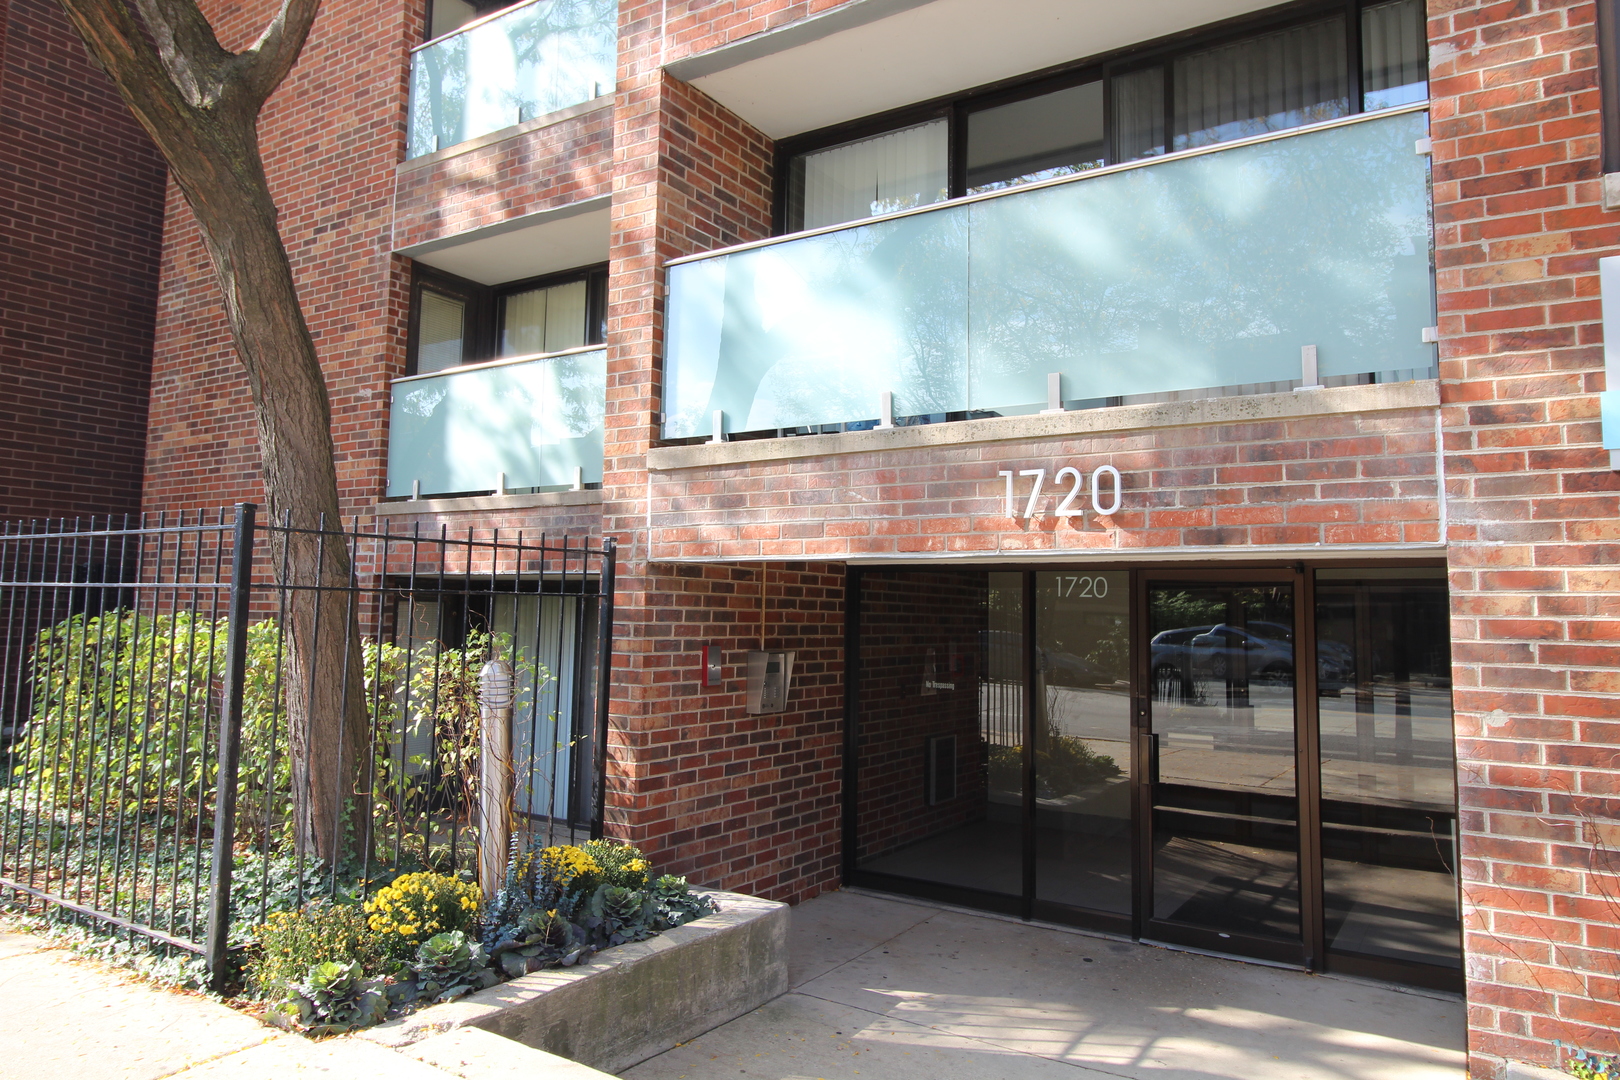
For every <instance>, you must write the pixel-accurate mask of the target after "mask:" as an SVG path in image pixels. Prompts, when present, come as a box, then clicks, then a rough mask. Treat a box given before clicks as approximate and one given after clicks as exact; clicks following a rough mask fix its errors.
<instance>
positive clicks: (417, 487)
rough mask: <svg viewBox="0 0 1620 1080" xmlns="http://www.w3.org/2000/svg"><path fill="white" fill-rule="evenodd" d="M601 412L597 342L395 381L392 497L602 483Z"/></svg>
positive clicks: (603, 387) (603, 390)
mask: <svg viewBox="0 0 1620 1080" xmlns="http://www.w3.org/2000/svg"><path fill="white" fill-rule="evenodd" d="M606 408H607V350H606V349H604V348H602V347H601V346H600V345H596V346H591V347H589V348H586V349H573V350H570V351H569V352H564V353H556V354H553V355H551V356H541V357H524V358H518V359H513V360H496V361H494V362H492V363H488V364H477V365H473V366H469V367H462V368H450V369H448V370H446V371H436V372H434V373H432V374H431V375H415V376H412V377H410V378H407V379H397V380H395V382H394V385H393V403H392V405H391V407H390V409H389V433H388V495H389V496H390V497H396V496H401V495H416V496H419V497H420V496H429V495H448V494H459V493H467V492H484V491H496V492H503V493H504V492H511V491H536V490H541V491H544V490H558V489H564V488H577V487H583V486H584V485H586V484H600V483H601V482H602V420H603V415H604V413H605V412H606Z"/></svg>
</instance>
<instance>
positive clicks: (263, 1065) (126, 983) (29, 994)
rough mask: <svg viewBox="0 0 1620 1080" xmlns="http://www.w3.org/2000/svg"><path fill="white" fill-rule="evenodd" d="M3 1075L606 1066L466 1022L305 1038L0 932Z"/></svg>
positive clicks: (471, 1072) (190, 1077) (578, 1076)
mask: <svg viewBox="0 0 1620 1080" xmlns="http://www.w3.org/2000/svg"><path fill="white" fill-rule="evenodd" d="M0 1001H4V1002H5V1010H4V1018H3V1019H0V1080H41V1078H42V1077H45V1078H49V1080H160V1078H165V1077H170V1078H173V1080H287V1078H289V1077H291V1078H314V1077H324V1078H330V1080H339V1078H341V1080H451V1078H452V1077H457V1078H463V1080H518V1078H519V1077H522V1078H523V1080H593V1078H594V1080H605V1078H606V1074H605V1073H599V1072H596V1071H595V1070H594V1069H587V1068H585V1067H584V1066H582V1065H576V1064H574V1063H573V1062H571V1061H564V1060H563V1059H561V1058H557V1057H553V1056H552V1055H550V1054H545V1053H542V1052H541V1051H539V1050H531V1049H529V1048H528V1047H526V1046H520V1045H518V1044H517V1043H514V1042H510V1041H508V1040H506V1039H503V1038H501V1037H500V1036H498V1035H491V1034H490V1033H489V1032H487V1031H474V1030H471V1029H464V1030H460V1031H454V1032H450V1033H448V1034H445V1035H439V1036H436V1037H434V1038H431V1039H428V1040H426V1041H424V1042H420V1043H417V1044H416V1045H415V1046H410V1047H405V1048H404V1049H402V1050H398V1051H396V1050H391V1049H389V1048H387V1047H384V1046H379V1045H377V1044H376V1043H371V1042H366V1041H364V1040H361V1039H347V1038H344V1039H328V1040H326V1041H324V1042H311V1041H310V1040H309V1039H306V1038H304V1037H303V1036H302V1035H291V1034H287V1033H284V1032H279V1031H276V1030H274V1029H272V1028H268V1027H265V1026H264V1025H263V1024H261V1023H259V1022H258V1021H257V1020H255V1019H254V1018H253V1017H251V1016H246V1015H244V1014H242V1013H239V1012H237V1011H236V1010H234V1009H231V1008H228V1007H227V1006H224V1005H221V1004H219V1003H218V1002H215V1001H210V1000H208V999H207V998H204V997H198V996H196V995H191V994H179V993H170V992H168V991H166V990H159V989H155V988H153V987H152V986H149V985H147V984H145V983H142V982H140V981H138V980H136V979H133V978H131V977H130V976H129V975H128V974H127V973H125V972H123V971H121V970H119V969H118V968H114V967H109V966H107V965H105V964H100V963H97V962H95V961H92V960H84V959H81V958H78V957H76V956H74V955H73V954H72V953H70V952H67V951H66V950H63V949H53V948H47V947H45V945H44V944H43V943H42V942H41V941H40V939H38V938H35V937H33V936H31V935H28V934H3V933H0Z"/></svg>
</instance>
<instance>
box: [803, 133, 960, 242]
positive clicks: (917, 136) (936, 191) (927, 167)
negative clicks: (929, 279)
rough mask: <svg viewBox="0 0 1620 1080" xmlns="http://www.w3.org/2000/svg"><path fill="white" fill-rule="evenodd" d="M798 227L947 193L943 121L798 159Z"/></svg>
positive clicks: (854, 217) (899, 206)
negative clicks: (799, 209) (800, 209)
mask: <svg viewBox="0 0 1620 1080" xmlns="http://www.w3.org/2000/svg"><path fill="white" fill-rule="evenodd" d="M795 171H796V172H797V173H798V174H799V179H798V185H797V186H798V187H799V192H798V193H797V194H798V196H799V197H798V198H797V199H796V200H794V201H795V202H796V203H797V204H798V205H799V206H800V207H801V208H802V216H801V215H795V217H798V218H799V220H797V221H795V222H793V223H792V224H794V225H795V226H797V227H798V228H803V229H816V228H820V227H822V226H824V225H836V224H838V223H839V222H843V221H854V220H857V219H859V218H865V217H873V216H874V215H877V214H888V213H893V212H894V211H896V210H906V209H909V208H911V207H913V206H926V205H927V204H929V203H936V202H941V201H943V200H944V199H947V198H949V197H950V159H949V139H948V134H947V125H946V122H945V121H944V120H931V121H929V122H928V123H926V124H918V125H917V126H916V127H909V128H902V129H901V130H899V131H891V132H889V133H888V134H885V135H879V136H877V137H875V138H871V139H861V140H859V141H857V142H852V143H845V144H844V145H843V146H834V147H830V148H828V149H826V150H817V151H816V152H815V153H812V154H806V155H804V156H803V157H802V158H800V159H799V169H797V170H795Z"/></svg>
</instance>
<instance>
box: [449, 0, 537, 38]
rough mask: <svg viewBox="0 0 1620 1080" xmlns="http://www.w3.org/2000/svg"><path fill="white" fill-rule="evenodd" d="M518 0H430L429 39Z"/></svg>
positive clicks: (456, 28) (454, 29) (453, 30)
mask: <svg viewBox="0 0 1620 1080" xmlns="http://www.w3.org/2000/svg"><path fill="white" fill-rule="evenodd" d="M516 2H517V0H428V7H427V40H428V41H432V40H433V39H434V38H441V37H443V36H444V35H446V34H450V33H454V32H455V31H457V30H459V29H461V28H462V27H463V26H466V25H467V24H468V23H470V22H472V21H473V20H474V19H482V18H483V17H484V16H485V15H493V14H494V13H495V12H497V11H500V10H501V9H502V8H509V7H511V6H513V4H514V3H516Z"/></svg>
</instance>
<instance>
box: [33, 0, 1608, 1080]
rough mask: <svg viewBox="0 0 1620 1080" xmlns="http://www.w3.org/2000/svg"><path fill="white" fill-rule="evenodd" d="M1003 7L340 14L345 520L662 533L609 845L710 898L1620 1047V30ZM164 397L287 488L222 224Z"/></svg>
mask: <svg viewBox="0 0 1620 1080" xmlns="http://www.w3.org/2000/svg"><path fill="white" fill-rule="evenodd" d="M13 2H14V3H15V0H13ZM262 7H263V5H239V6H232V7H231V8H230V9H229V11H228V12H227V13H226V14H224V15H222V16H221V18H222V19H223V20H224V21H225V23H226V26H225V34H224V36H225V37H226V39H227V43H228V44H241V43H242V42H244V41H245V40H246V39H247V36H248V35H250V34H251V33H253V32H254V31H255V30H256V28H257V22H256V20H257V19H259V18H261V17H262V15H263V11H261V10H257V9H258V8H262ZM985 13H986V8H985V7H984V6H981V5H973V4H970V3H967V2H965V0H849V2H844V3H833V2H825V3H802V2H801V3H791V2H786V0H763V2H760V3H757V4H752V5H748V4H738V3H712V2H709V3H697V2H686V0H658V2H656V3H654V2H650V0H623V2H622V3H619V4H617V5H616V4H614V3H612V2H609V0H530V2H529V3H524V4H518V5H516V6H512V7H489V6H485V7H482V8H481V7H478V6H476V5H473V4H468V3H465V2H463V0H435V2H434V4H433V6H432V8H431V9H430V10H429V9H426V8H425V5H423V4H418V3H405V4H402V3H400V2H399V0H352V2H347V3H335V2H329V3H328V5H327V8H326V10H325V11H324V13H323V14H322V15H321V17H320V19H319V20H318V22H317V24H316V27H315V31H314V35H313V37H312V39H311V41H310V43H309V46H308V47H307V48H306V50H305V52H304V55H303V57H302V59H301V61H300V63H299V65H298V67H297V68H296V69H295V71H294V73H293V75H292V76H291V78H290V79H289V80H288V83H287V84H286V85H285V86H284V87H283V88H282V89H281V90H280V91H279V92H278V94H277V96H276V97H275V98H274V99H273V100H272V103H271V105H270V108H269V110H268V112H267V115H266V117H265V120H264V123H263V124H262V126H261V131H262V134H263V136H264V142H265V145H266V147H267V158H268V167H269V171H270V175H271V181H272V186H273V188H274V190H275V193H276V196H277V199H278V202H279V205H280V206H281V209H282V222H283V227H284V234H285V237H286V240H287V244H288V247H289V249H290V251H291V254H292V258H293V262H294V267H295V271H296V273H297V275H298V280H299V285H300V288H301V290H302V293H303V298H304V303H305V306H306V310H307V312H308V315H309V318H310V323H311V327H312V329H313V331H314V334H315V337H316V341H317V345H318V347H319V349H320V351H321V355H322V358H323V361H324V363H325V365H326V370H327V373H328V381H329V383H330V386H331V391H332V397H333V405H334V413H335V416H336V420H335V430H334V435H335V437H336V440H337V447H338V454H339V477H340V485H341V489H342V494H343V498H344V500H345V506H346V509H347V511H349V512H353V513H355V514H362V515H376V517H377V519H378V520H379V521H381V522H383V523H385V524H387V525H388V526H389V527H391V528H395V529H402V528H403V529H409V528H413V527H417V526H420V527H423V528H425V529H430V530H435V531H436V530H437V529H438V528H440V527H441V526H442V527H447V528H449V529H452V530H466V529H472V530H492V529H502V530H513V529H522V530H525V531H531V532H532V531H539V530H545V531H547V532H552V533H555V532H568V533H571V534H573V535H575V536H579V535H590V536H592V537H602V536H613V537H615V538H617V539H618V541H619V543H620V552H621V560H622V561H621V565H620V574H619V579H618V586H617V590H616V605H617V613H618V622H617V643H616V649H617V655H616V664H615V671H614V677H613V680H612V682H613V701H612V709H611V733H610V743H609V747H610V754H609V758H610V761H609V774H608V775H609V782H608V793H607V802H608V819H609V821H610V823H611V830H612V831H613V832H614V833H615V834H617V835H620V836H623V837H625V838H627V839H630V840H633V841H634V842H636V843H638V844H640V845H642V846H643V847H645V848H647V849H648V850H649V851H651V852H654V853H656V855H657V857H658V858H659V860H660V862H662V863H666V864H669V865H671V866H672V867H673V868H674V869H676V870H677V871H679V872H684V873H687V874H689V875H691V876H692V877H693V878H694V879H696V880H699V881H703V882H708V883H714V884H718V885H724V886H726V887H728V888H734V889H739V890H743V891H751V892H757V893H761V894H764V895H767V896H771V897H776V898H781V899H786V900H793V901H798V900H802V899H805V898H808V897H811V896H814V895H816V894H817V893H818V892H821V891H823V890H826V889H830V888H836V887H838V886H840V885H845V884H847V885H862V886H866V887H872V888H879V889H885V890H891V891H896V892H901V893H909V894H913V895H921V896H926V897H931V898H935V899H938V900H946V901H952V902H956V903H961V904H965V905H969V906H975V907H981V908H987V909H991V910H997V911H1002V912H1006V913H1009V914H1013V915H1017V916H1022V917H1026V918H1038V919H1043V920H1048V921H1056V922H1063V923H1068V924H1072V925H1076V926H1080V927H1084V928H1089V929H1092V930H1096V931H1100V932H1105V933H1112V934H1117V935H1121V936H1124V937H1129V938H1136V939H1142V940H1149V941H1154V942H1159V943H1167V944H1172V945H1179V946H1183V947H1192V948H1202V949H1206V950H1210V951H1214V952H1219V953H1227V954H1235V955H1239V956H1246V957H1254V958H1261V959H1265V960H1269V961H1273V962H1278V963H1284V964H1291V965H1297V966H1300V967H1307V968H1310V969H1314V970H1326V971H1329V972H1340V973H1345V974H1350V975H1360V976H1365V977H1371V978H1376V979H1381V980H1386V981H1393V982H1398V983H1408V984H1413V985H1419V986H1425V987H1429V988H1433V989H1438V990H1442V991H1448V992H1456V993H1466V995H1467V1000H1468V1003H1469V1024H1470V1032H1469V1039H1470V1051H1471V1055H1472V1062H1473V1070H1474V1073H1475V1075H1477V1076H1480V1077H1495V1076H1499V1075H1501V1074H1502V1071H1503V1069H1504V1068H1505V1063H1506V1062H1508V1061H1527V1062H1533V1063H1541V1064H1552V1063H1556V1061H1557V1060H1558V1056H1559V1053H1560V1051H1559V1049H1558V1044H1559V1043H1563V1044H1566V1045H1574V1046H1581V1047H1585V1048H1587V1049H1591V1050H1597V1051H1607V1052H1614V1051H1616V1050H1620V1046H1617V1045H1616V1044H1615V1041H1614V1040H1615V1035H1614V1032H1615V1030H1616V1029H1620V964H1617V960H1616V947H1617V945H1620V907H1617V905H1616V901H1615V897H1616V896H1617V895H1620V893H1617V892H1616V889H1617V888H1620V878H1617V876H1616V873H1615V871H1616V869H1617V868H1616V867H1615V866H1614V865H1613V864H1612V862H1611V859H1612V858H1613V856H1612V854H1611V853H1612V850H1613V848H1614V847H1615V845H1616V844H1617V843H1620V825H1617V824H1616V822H1617V819H1620V813H1617V809H1620V803H1617V801H1616V800H1617V797H1620V763H1617V762H1616V759H1615V750H1614V749H1613V747H1614V745H1615V743H1616V741H1617V739H1620V723H1617V722H1616V721H1615V720H1614V717H1615V716H1616V714H1617V713H1620V681H1617V679H1620V677H1617V675H1616V674H1615V670H1616V666H1617V662H1620V645H1617V644H1616V642H1617V641H1620V578H1617V576H1616V571H1614V570H1613V569H1612V565H1613V564H1614V562H1615V561H1616V557H1617V554H1620V547H1617V545H1620V495H1617V492H1620V478H1617V476H1616V473H1615V471H1614V465H1615V462H1614V461H1613V460H1611V456H1610V450H1611V449H1620V413H1616V414H1615V415H1614V418H1613V421H1614V422H1611V424H1610V426H1609V430H1608V431H1607V433H1605V431H1604V430H1603V425H1602V423H1601V421H1600V392H1601V391H1603V390H1604V389H1605V383H1604V375H1603V369H1604V352H1603V333H1602V324H1603V317H1602V310H1601V304H1600V289H1599V282H1600V277H1599V270H1598V260H1599V259H1600V258H1601V257H1603V256H1606V255H1611V254H1620V214H1617V213H1616V212H1614V211H1611V210H1609V209H1607V205H1606V203H1605V190H1606V189H1605V183H1606V174H1620V141H1617V140H1615V139H1612V138H1611V139H1609V140H1608V141H1607V142H1605V139H1604V131H1605V123H1610V124H1613V123H1616V122H1620V121H1617V117H1620V112H1617V110H1616V109H1615V108H1613V107H1608V108H1606V107H1604V105H1603V102H1604V101H1605V100H1611V101H1620V90H1617V89H1616V87H1615V86H1614V85H1611V83H1609V82H1604V81H1603V80H1600V78H1599V73H1600V69H1601V70H1610V71H1613V70H1615V69H1614V67H1613V66H1612V65H1611V66H1610V67H1609V68H1607V69H1605V68H1603V64H1601V63H1600V57H1601V58H1606V59H1605V60H1604V63H1607V62H1608V60H1612V59H1613V54H1612V50H1610V49H1607V48H1602V47H1600V37H1599V33H1598V25H1599V23H1598V21H1597V16H1598V12H1597V10H1596V8H1595V7H1594V5H1593V4H1592V3H1588V2H1585V0H1580V2H1572V3H1563V2H1559V0H1547V2H1544V3H1537V2H1534V0H1524V2H1518V0H1512V2H1506V3H1481V2H1477V0H1475V2H1459V3H1448V2H1442V0H1434V2H1432V3H1431V4H1430V6H1429V8H1428V10H1427V11H1425V10H1424V8H1423V6H1422V4H1421V3H1420V2H1418V0H1379V2H1366V3H1348V4H1347V3H1313V2H1307V3H1294V4H1288V5H1285V6H1282V7H1270V6H1268V5H1266V4H1264V3H1263V2H1248V3H1244V2H1214V0H1210V2H1199V3H1176V4H1171V5H1154V6H1144V5H1137V6H1136V7H1134V8H1133V7H1130V6H1122V5H1113V6H1108V5H1087V4H1079V5H1077V4H1074V3H1072V2H1062V0H1023V2H1021V3H1018V4H1008V5H997V6H996V14H995V17H994V18H993V19H991V18H986V14H985ZM1602 25H1603V26H1604V27H1606V28H1607V29H1608V31H1609V32H1610V33H1613V32H1614V27H1615V21H1614V20H1613V19H1610V18H1608V13H1607V12H1605V17H1604V22H1603V23H1602ZM233 34H234V35H235V40H232V39H231V35H233ZM1605 92H1607V94H1608V97H1607V98H1606V97H1605ZM1605 155H1609V156H1610V157H1611V158H1613V159H1615V160H1610V161H1609V163H1608V164H1607V165H1606V164H1605ZM1608 179H1613V177H1612V176H1611V177H1608ZM1612 191H1613V193H1614V195H1615V197H1617V198H1620V185H1616V186H1614V187H1613V188H1612ZM1617 265H1620V264H1617ZM1611 299H1612V300H1617V301H1620V295H1616V296H1614V297H1611ZM1617 317H1620V312H1617ZM155 365H156V366H155V372H154V378H153V387H152V396H151V427H150V438H149V442H148V451H147V462H146V479H145V489H144V505H145V506H146V508H147V509H153V510H156V509H179V508H190V507H195V506H199V505H205V504H218V503H221V502H226V501H231V500H236V499H253V498H256V497H257V493H258V489H257V486H256V485H257V479H256V473H255V470H256V465H255V459H256V450H255V447H254V445H253V436H252V425H251V418H250V417H251V414H250V410H249V408H248V405H247V391H246V386H245V383H244V381H243V379H242V377H241V375H240V374H239V372H238V370H237V367H236V365H235V362H234V360H233V359H232V357H231V355H230V353H229V345H228V337H227V334H226V333H225V329H224V325H223V321H222V318H221V316H220V315H219V313H218V310H217V303H216V296H215V293H214V289H213V286H212V284H211V282H210V280H209V275H208V272H207V267H206V262H205V259H204V256H203V253H202V249H201V245H200V242H199V240H198V238H197V235H196V232H195V228H194V226H193V225H192V223H191V222H190V220H189V217H188V215H187V213H186V211H185V210H184V209H183V207H182V206H181V205H180V203H179V202H178V201H177V199H176V198H175V197H174V195H173V194H172V193H171V196H170V200H169V214H168V223H167V234H166V241H165V246H164V255H163V281H162V293H161V303H160V307H159V317H158V325H157V333H156V360H155ZM1605 438H1608V439H1609V440H1611V441H1610V442H1608V443H1605ZM772 665H775V667H774V669H773V667H772ZM783 688H785V690H786V696H785V701H784V702H783V703H781V705H780V707H776V706H774V705H773V703H772V702H771V700H770V699H771V697H772V694H773V691H775V690H777V689H783Z"/></svg>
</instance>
